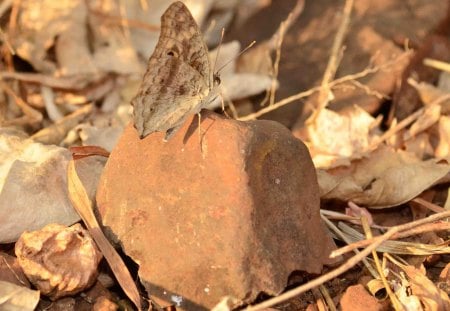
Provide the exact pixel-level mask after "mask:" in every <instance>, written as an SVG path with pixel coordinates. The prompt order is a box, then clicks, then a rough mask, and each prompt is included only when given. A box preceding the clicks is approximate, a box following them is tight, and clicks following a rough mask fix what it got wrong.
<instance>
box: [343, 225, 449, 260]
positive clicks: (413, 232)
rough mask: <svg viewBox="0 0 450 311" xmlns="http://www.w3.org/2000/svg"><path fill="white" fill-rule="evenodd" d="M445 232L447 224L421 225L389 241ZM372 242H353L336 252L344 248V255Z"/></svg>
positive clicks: (400, 233)
mask: <svg viewBox="0 0 450 311" xmlns="http://www.w3.org/2000/svg"><path fill="white" fill-rule="evenodd" d="M372 227H373V226H372ZM447 230H450V223H448V222H439V223H430V224H423V225H420V226H417V227H416V228H413V229H409V230H405V231H402V232H399V233H397V234H395V235H393V236H392V237H391V240H395V239H402V238H407V237H410V236H412V235H418V234H421V233H425V232H437V231H447ZM373 240H374V238H371V239H367V240H361V241H358V242H354V243H351V244H349V245H347V246H344V247H343V248H340V249H339V250H338V251H340V250H343V251H344V248H345V252H344V253H346V252H349V251H352V250H354V249H357V248H362V247H365V246H367V245H370V244H371V243H372V242H373Z"/></svg>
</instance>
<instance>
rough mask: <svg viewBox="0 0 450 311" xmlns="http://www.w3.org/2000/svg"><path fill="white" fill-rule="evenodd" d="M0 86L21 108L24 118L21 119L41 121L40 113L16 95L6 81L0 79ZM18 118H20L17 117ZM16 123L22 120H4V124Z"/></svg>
mask: <svg viewBox="0 0 450 311" xmlns="http://www.w3.org/2000/svg"><path fill="white" fill-rule="evenodd" d="M0 88H2V89H3V90H4V91H5V92H6V93H7V94H8V95H9V96H11V97H12V98H14V102H15V103H16V104H17V106H19V108H20V109H21V110H22V112H23V114H24V115H25V118H21V120H24V121H25V122H27V121H28V122H30V123H35V122H40V121H42V118H43V117H42V114H41V113H40V112H39V111H37V110H35V109H33V108H32V107H30V106H29V105H28V104H27V103H26V102H25V101H24V100H23V99H22V98H20V97H19V96H17V95H16V93H15V92H14V90H13V89H12V88H11V87H10V86H9V85H8V84H6V83H4V82H3V81H1V80H0ZM19 119H20V118H19ZM16 120H18V119H16ZM16 123H23V122H16V121H15V120H10V121H5V122H4V124H3V125H4V126H6V125H9V124H16Z"/></svg>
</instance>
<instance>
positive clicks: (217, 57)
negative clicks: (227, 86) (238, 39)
mask: <svg viewBox="0 0 450 311" xmlns="http://www.w3.org/2000/svg"><path fill="white" fill-rule="evenodd" d="M224 34H225V28H222V35H221V36H220V41H219V46H218V47H217V53H216V60H215V61H214V66H213V72H215V69H216V65H217V59H219V52H220V47H221V46H222V41H223V36H224Z"/></svg>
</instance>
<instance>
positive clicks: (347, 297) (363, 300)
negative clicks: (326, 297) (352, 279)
mask: <svg viewBox="0 0 450 311" xmlns="http://www.w3.org/2000/svg"><path fill="white" fill-rule="evenodd" d="M388 309H389V308H388V307H387V305H386V304H384V303H382V302H379V301H378V300H377V299H376V298H375V297H373V296H372V295H370V294H369V292H368V291H367V290H366V289H365V288H364V286H362V285H361V284H358V285H354V286H349V287H348V288H347V290H346V291H345V293H344V295H343V296H342V298H341V310H342V311H357V310H373V311H385V310H388Z"/></svg>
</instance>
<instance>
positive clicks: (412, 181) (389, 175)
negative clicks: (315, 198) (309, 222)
mask: <svg viewBox="0 0 450 311" xmlns="http://www.w3.org/2000/svg"><path fill="white" fill-rule="evenodd" d="M449 171H450V165H449V164H447V163H437V160H435V159H431V160H428V161H421V160H419V159H417V158H416V157H415V156H413V155H412V154H409V153H406V152H404V151H401V150H398V151H394V150H393V149H391V148H389V147H387V146H380V147H379V148H378V149H377V150H375V151H374V152H372V153H371V154H370V155H369V157H368V158H364V159H362V160H356V161H353V162H352V164H351V166H350V167H348V168H341V169H336V170H335V171H334V172H332V171H329V172H325V171H318V180H319V186H320V191H321V198H322V199H338V200H342V201H353V202H355V203H357V204H358V205H364V206H367V207H370V208H386V207H391V206H396V205H400V204H402V203H404V202H407V201H409V200H411V199H412V198H414V197H416V196H417V195H419V194H420V193H422V192H423V191H424V190H426V189H428V188H429V187H431V186H432V185H433V184H434V183H436V182H437V181H439V180H440V179H441V178H442V177H444V176H446V175H447V174H448V173H449Z"/></svg>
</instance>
